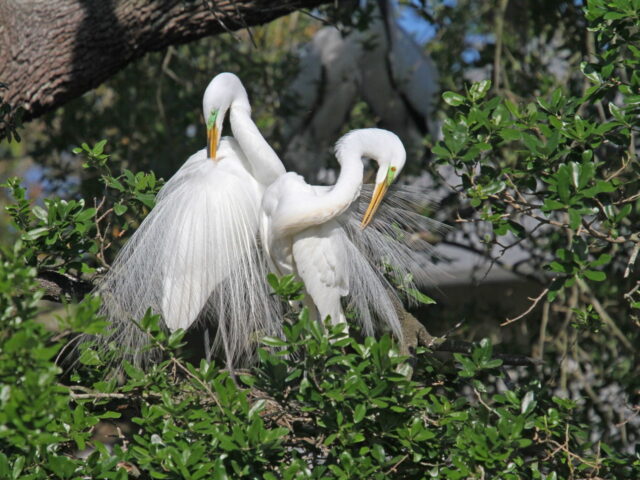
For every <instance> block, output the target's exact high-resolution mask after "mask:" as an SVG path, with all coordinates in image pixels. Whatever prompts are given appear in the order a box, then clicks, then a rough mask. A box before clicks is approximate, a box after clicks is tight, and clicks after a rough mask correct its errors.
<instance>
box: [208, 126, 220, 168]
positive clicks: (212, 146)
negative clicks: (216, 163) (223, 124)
mask: <svg viewBox="0 0 640 480" xmlns="http://www.w3.org/2000/svg"><path fill="white" fill-rule="evenodd" d="M219 137H220V135H219V134H218V129H217V128H216V126H215V125H214V126H213V127H212V128H207V157H209V158H210V159H212V160H215V158H216V152H217V151H218V138H219Z"/></svg>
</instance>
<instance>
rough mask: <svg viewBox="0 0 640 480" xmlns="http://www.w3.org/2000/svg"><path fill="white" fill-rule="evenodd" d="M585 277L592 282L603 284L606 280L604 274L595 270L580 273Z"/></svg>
mask: <svg viewBox="0 0 640 480" xmlns="http://www.w3.org/2000/svg"><path fill="white" fill-rule="evenodd" d="M582 273H583V275H584V276H585V277H587V278H588V279H589V280H593V281H594V282H604V281H605V280H606V279H607V275H606V273H604V272H601V271H597V270H585V271H584V272H582Z"/></svg>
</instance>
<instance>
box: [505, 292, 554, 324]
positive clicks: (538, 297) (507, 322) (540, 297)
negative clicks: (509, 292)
mask: <svg viewBox="0 0 640 480" xmlns="http://www.w3.org/2000/svg"><path fill="white" fill-rule="evenodd" d="M547 293H549V288H548V287H547V288H545V289H544V290H542V292H541V293H540V295H538V296H537V297H535V298H529V300H531V301H532V302H533V303H532V304H531V305H530V306H529V308H527V309H526V310H525V311H524V312H522V313H521V314H520V315H518V316H517V317H513V318H508V319H506V320H505V321H504V322H502V323H501V324H500V326H501V327H504V326H505V325H509V324H510V323H513V322H516V321H518V320H520V319H521V318H523V317H526V316H527V315H528V314H529V313H531V311H532V310H533V309H534V308H536V307H537V306H538V303H540V300H542V299H543V298H544V296H545V295H546V294H547Z"/></svg>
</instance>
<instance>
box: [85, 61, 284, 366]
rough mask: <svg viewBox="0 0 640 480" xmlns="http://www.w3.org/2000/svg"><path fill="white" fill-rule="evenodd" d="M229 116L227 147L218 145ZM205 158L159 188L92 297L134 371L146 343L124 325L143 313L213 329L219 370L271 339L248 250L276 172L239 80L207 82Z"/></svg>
mask: <svg viewBox="0 0 640 480" xmlns="http://www.w3.org/2000/svg"><path fill="white" fill-rule="evenodd" d="M227 112H229V113H230V124H231V130H232V132H233V134H234V138H227V137H225V138H222V139H221V132H222V125H223V121H224V118H225V115H226V113H227ZM203 113H204V116H205V119H206V122H207V148H206V149H202V150H200V151H198V152H197V153H195V154H194V155H192V156H191V157H190V158H189V159H188V160H187V161H186V162H185V164H184V165H183V166H182V167H181V168H180V169H179V170H178V172H177V173H176V174H175V175H174V176H173V177H172V178H171V179H170V180H169V181H168V182H167V184H166V185H165V186H164V187H163V188H162V190H161V191H160V192H159V194H158V197H157V204H156V206H155V208H154V209H153V210H152V211H151V212H150V213H149V215H148V216H147V217H146V218H145V220H144V221H143V222H142V224H141V225H140V227H139V228H138V230H137V231H136V232H135V233H134V235H133V236H132V237H131V239H130V240H129V241H128V242H127V244H126V245H125V246H124V248H123V249H122V250H121V252H120V253H119V254H118V256H117V257H116V259H115V261H114V263H113V266H112V268H111V270H110V271H109V273H108V274H107V275H106V277H105V278H104V280H103V281H102V282H101V284H100V285H99V287H98V289H97V291H98V293H99V294H100V295H101V296H102V298H103V309H102V313H103V314H104V315H105V316H106V317H107V318H108V320H109V321H110V322H111V324H112V332H113V333H112V337H111V338H110V339H109V340H115V342H116V343H118V344H120V345H121V346H122V347H123V349H124V351H125V353H128V354H129V355H130V356H131V357H132V358H133V359H134V360H135V361H137V362H140V361H141V360H143V358H142V356H141V355H142V352H141V347H142V346H144V345H145V343H146V338H145V336H144V334H143V333H142V332H140V331H139V329H138V328H137V327H136V326H135V324H134V323H133V322H132V321H131V320H132V319H133V320H137V319H139V318H141V317H142V316H143V315H144V313H145V311H146V310H147V308H151V309H152V311H153V312H154V313H158V314H161V315H162V318H163V319H164V322H165V324H166V326H167V327H168V328H169V329H170V330H171V331H174V330H176V329H178V328H184V329H187V328H189V327H190V326H191V325H193V324H194V323H195V322H196V321H197V320H198V319H203V320H206V321H210V322H213V323H216V324H217V335H216V338H215V340H214V347H223V349H224V352H225V354H226V357H227V362H228V363H229V364H233V362H234V361H235V360H236V359H237V358H238V357H239V356H241V355H242V356H244V355H251V353H252V348H251V344H252V342H251V339H252V338H254V336H255V334H256V332H262V333H263V334H270V335H273V334H276V331H277V330H278V327H279V324H278V317H279V315H278V312H277V303H276V302H274V301H273V300H272V299H271V298H270V296H269V292H268V290H267V285H266V283H265V280H264V279H265V275H266V274H267V271H266V267H265V261H264V259H262V258H261V251H260V249H259V248H258V245H257V234H258V222H259V216H258V214H259V210H260V202H261V199H262V194H263V192H264V189H265V188H266V187H267V186H268V185H269V184H270V183H271V182H272V181H273V180H275V179H276V178H278V176H280V175H281V174H283V173H284V172H285V170H284V166H283V165H282V163H281V162H280V160H279V159H278V157H277V155H276V154H275V152H274V151H273V150H272V149H271V147H270V146H269V144H268V143H267V142H266V141H265V140H264V138H263V137H262V135H261V134H260V132H259V131H258V129H257V127H256V125H255V124H254V123H253V121H252V120H251V107H250V104H249V100H248V97H247V93H246V91H245V89H244V87H243V86H242V83H241V82H240V80H239V79H238V78H237V77H236V76H235V75H233V74H230V73H222V74H220V75H217V76H216V77H215V78H214V79H213V80H212V81H211V83H210V84H209V86H208V87H207V89H206V91H205V94H204V99H203Z"/></svg>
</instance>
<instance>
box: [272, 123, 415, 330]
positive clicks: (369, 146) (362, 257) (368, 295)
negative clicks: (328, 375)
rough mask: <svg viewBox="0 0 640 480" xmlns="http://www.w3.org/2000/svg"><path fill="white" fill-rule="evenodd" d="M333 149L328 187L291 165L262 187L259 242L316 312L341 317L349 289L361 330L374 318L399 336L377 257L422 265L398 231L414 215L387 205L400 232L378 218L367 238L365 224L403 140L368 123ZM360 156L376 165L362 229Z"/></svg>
mask: <svg viewBox="0 0 640 480" xmlns="http://www.w3.org/2000/svg"><path fill="white" fill-rule="evenodd" d="M335 152H336V158H337V160H338V163H339V164H340V175H339V177H338V180H337V182H336V184H335V185H334V186H333V187H330V188H327V187H317V186H312V185H309V184H308V183H306V182H305V180H304V179H303V178H302V177H301V176H300V175H297V174H295V173H292V172H290V173H287V174H285V175H283V176H281V177H279V178H278V179H277V180H276V181H275V182H274V183H273V184H272V185H271V186H270V187H269V188H268V189H267V190H266V192H265V194H264V199H263V201H262V209H263V216H264V221H263V228H262V238H263V245H264V247H265V249H266V250H267V252H268V256H269V259H270V261H271V264H272V266H271V267H272V269H275V270H276V271H277V273H279V274H280V275H284V274H295V275H297V276H298V277H299V278H300V279H301V280H302V281H303V282H304V285H305V289H306V292H307V295H308V296H307V298H306V300H307V305H308V306H309V307H310V309H311V311H312V313H316V312H317V314H319V316H320V318H321V319H324V318H326V317H327V316H330V317H331V320H332V322H333V323H338V322H346V317H345V314H344V311H343V308H342V303H341V301H342V298H343V297H347V296H349V304H350V305H351V306H352V307H354V309H355V311H356V317H357V318H358V320H359V321H360V322H361V324H362V326H363V328H364V331H365V333H367V334H372V333H373V332H374V330H375V326H376V325H375V323H376V322H375V320H377V321H378V322H379V323H382V324H383V325H384V326H386V327H388V328H389V329H390V330H392V331H393V332H394V334H395V335H396V336H397V337H398V338H401V336H402V334H401V328H400V322H399V319H398V312H397V310H396V308H395V307H394V299H393V296H394V295H395V293H394V292H393V288H392V287H391V285H390V284H389V282H388V281H387V280H386V278H385V277H384V275H383V273H384V270H383V269H382V268H381V267H382V265H381V263H382V262H384V261H385V260H391V261H396V262H398V266H399V267H400V269H402V270H404V271H403V274H405V273H407V272H408V271H412V272H413V271H419V270H420V267H419V266H418V265H417V264H415V263H414V260H415V258H413V257H414V256H415V255H414V254H412V253H411V252H414V250H412V249H407V248H406V246H405V245H404V244H403V240H402V239H401V236H399V235H398V233H399V232H404V233H407V228H411V225H410V224H411V223H412V221H414V222H415V220H416V218H415V217H414V216H412V215H415V214H412V213H411V211H410V210H408V211H407V212H405V213H404V215H397V216H396V215H395V213H396V212H393V211H391V215H392V216H394V217H396V218H393V219H390V218H388V217H389V212H386V213H387V218H385V221H389V220H391V221H392V222H393V223H395V225H396V228H397V229H398V231H396V232H390V231H388V230H385V229H384V228H383V229H381V228H379V225H376V228H373V229H372V230H371V233H370V237H371V238H370V239H369V242H370V244H369V245H367V244H366V243H367V239H366V237H364V235H365V234H364V233H363V231H362V230H363V229H364V228H365V227H367V225H369V224H370V223H371V222H372V220H373V219H374V216H375V213H376V211H377V210H378V208H379V207H380V205H381V202H382V200H383V198H384V196H385V193H386V192H387V190H388V188H389V187H390V186H391V184H392V183H393V182H394V180H395V179H396V178H397V176H398V174H399V173H400V171H401V170H402V168H403V167H404V164H405V160H406V152H405V149H404V146H403V145H402V142H401V141H400V139H399V138H398V137H397V136H396V135H395V134H393V133H391V132H389V131H386V130H381V129H376V128H370V129H361V130H354V131H352V132H349V133H348V134H347V135H345V136H344V137H342V138H341V139H340V140H339V141H338V142H337V144H336V149H335ZM363 157H366V158H371V159H372V160H374V161H375V162H376V163H377V164H378V171H377V174H376V182H375V187H374V190H373V195H372V197H371V201H370V203H369V206H368V208H367V210H366V211H365V213H364V215H363V217H362V222H361V225H360V228H357V227H356V228H354V225H353V218H354V217H355V216H356V215H357V213H356V211H354V209H353V208H351V207H352V205H354V204H357V200H358V198H359V196H360V192H361V187H362V182H363V170H364V167H363V162H362V159H363ZM418 217H420V216H419V215H418ZM420 218H424V217H420ZM418 223H420V221H418ZM422 224H423V225H422V226H424V222H422ZM414 226H415V225H414ZM414 253H415V252H414ZM367 254H369V256H367ZM390 256H392V257H393V258H390ZM376 257H377V258H376ZM408 281H409V283H411V282H412V279H411V278H409V279H408ZM395 303H396V304H397V302H395Z"/></svg>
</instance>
